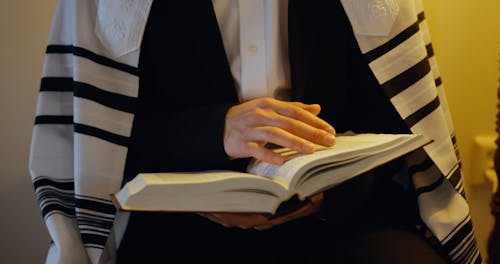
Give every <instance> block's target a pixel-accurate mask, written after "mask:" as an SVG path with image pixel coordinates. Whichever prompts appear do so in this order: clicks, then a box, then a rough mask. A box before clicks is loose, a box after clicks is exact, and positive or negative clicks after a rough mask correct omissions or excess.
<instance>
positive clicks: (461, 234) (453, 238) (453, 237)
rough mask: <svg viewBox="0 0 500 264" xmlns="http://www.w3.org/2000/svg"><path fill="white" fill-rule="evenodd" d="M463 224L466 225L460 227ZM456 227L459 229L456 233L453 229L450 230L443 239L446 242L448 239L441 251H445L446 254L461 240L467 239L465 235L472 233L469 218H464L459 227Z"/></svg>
mask: <svg viewBox="0 0 500 264" xmlns="http://www.w3.org/2000/svg"><path fill="white" fill-rule="evenodd" d="M466 221H467V222H466ZM463 222H466V223H465V224H464V225H463V226H462V223H463ZM458 227H460V230H458V231H456V232H455V229H454V230H452V232H450V233H449V234H448V236H447V237H445V239H444V240H446V239H447V238H448V237H449V238H450V239H449V240H448V241H446V243H444V244H443V245H442V249H443V250H445V251H446V252H451V251H452V250H453V249H455V248H456V247H457V246H458V245H459V244H460V243H461V242H462V240H464V239H465V238H466V237H467V235H469V234H470V233H472V222H471V220H470V218H469V217H467V218H465V219H464V220H463V221H462V222H461V223H460V224H459V225H457V227H456V228H458Z"/></svg>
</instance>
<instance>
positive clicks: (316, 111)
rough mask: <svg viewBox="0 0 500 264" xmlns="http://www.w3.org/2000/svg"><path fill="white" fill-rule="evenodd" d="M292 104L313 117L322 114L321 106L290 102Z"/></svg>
mask: <svg viewBox="0 0 500 264" xmlns="http://www.w3.org/2000/svg"><path fill="white" fill-rule="evenodd" d="M290 103H291V104H293V105H295V106H297V107H300V108H302V109H304V110H306V111H307V112H309V113H311V114H313V115H318V114H319V113H320V112H321V106H320V105H319V104H304V103H301V102H290Z"/></svg>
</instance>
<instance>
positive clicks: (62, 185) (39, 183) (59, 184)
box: [33, 177, 75, 191]
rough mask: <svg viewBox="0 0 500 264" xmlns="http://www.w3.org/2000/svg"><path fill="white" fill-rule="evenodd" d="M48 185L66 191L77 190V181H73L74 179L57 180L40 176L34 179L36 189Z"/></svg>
mask: <svg viewBox="0 0 500 264" xmlns="http://www.w3.org/2000/svg"><path fill="white" fill-rule="evenodd" d="M47 185H49V186H52V187H55V188H57V189H61V190H66V191H74V190H75V183H74V182H73V180H55V179H49V178H47V177H38V178H36V179H34V180H33V186H34V187H35V189H37V188H39V187H43V186H47Z"/></svg>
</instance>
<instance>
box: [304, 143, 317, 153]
mask: <svg viewBox="0 0 500 264" xmlns="http://www.w3.org/2000/svg"><path fill="white" fill-rule="evenodd" d="M315 150H316V146H315V145H314V144H313V143H310V142H308V143H306V152H307V153H312V152H314V151H315Z"/></svg>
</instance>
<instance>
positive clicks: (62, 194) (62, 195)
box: [33, 177, 75, 217]
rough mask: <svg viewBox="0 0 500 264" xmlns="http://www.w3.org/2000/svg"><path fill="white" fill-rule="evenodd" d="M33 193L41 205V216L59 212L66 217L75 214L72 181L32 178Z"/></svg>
mask: <svg viewBox="0 0 500 264" xmlns="http://www.w3.org/2000/svg"><path fill="white" fill-rule="evenodd" d="M33 186H34V188H35V195H36V198H37V200H38V204H39V205H40V207H41V212H42V215H43V217H47V216H48V215H50V214H53V213H61V214H63V215H66V216H68V217H74V216H75V199H74V182H73V181H72V180H55V179H49V178H48V177H38V178H36V179H34V180H33Z"/></svg>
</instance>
